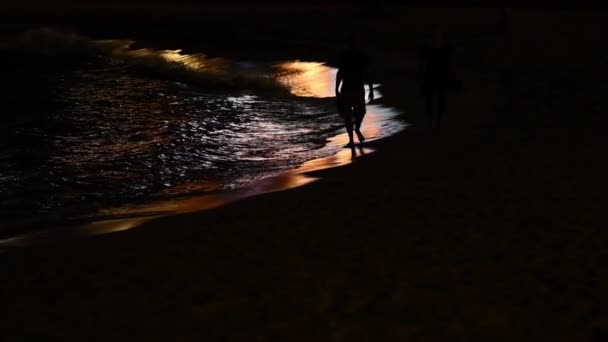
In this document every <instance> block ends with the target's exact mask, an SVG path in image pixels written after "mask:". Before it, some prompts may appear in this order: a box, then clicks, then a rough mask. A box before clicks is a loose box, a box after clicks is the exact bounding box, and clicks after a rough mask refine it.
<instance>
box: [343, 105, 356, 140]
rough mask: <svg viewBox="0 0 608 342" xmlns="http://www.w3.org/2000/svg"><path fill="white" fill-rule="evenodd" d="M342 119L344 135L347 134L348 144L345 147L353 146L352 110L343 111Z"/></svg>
mask: <svg viewBox="0 0 608 342" xmlns="http://www.w3.org/2000/svg"><path fill="white" fill-rule="evenodd" d="M342 117H343V118H344V126H345V127H346V133H348V144H347V146H354V144H355V141H354V139H353V113H352V110H350V111H344V112H343V114H342Z"/></svg>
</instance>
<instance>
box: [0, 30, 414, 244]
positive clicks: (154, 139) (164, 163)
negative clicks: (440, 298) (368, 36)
mask: <svg viewBox="0 0 608 342" xmlns="http://www.w3.org/2000/svg"><path fill="white" fill-rule="evenodd" d="M133 43H134V42H131V41H125V40H106V41H95V40H89V39H87V38H85V37H81V36H79V35H77V34H71V33H65V32H58V31H55V30H51V29H44V30H36V31H31V32H27V33H25V34H23V35H21V36H20V37H17V38H16V39H14V40H12V41H10V42H4V43H3V44H2V45H0V49H1V52H2V54H3V55H4V56H8V57H5V58H6V59H7V60H6V61H4V62H3V63H4V65H5V68H7V70H8V69H9V68H10V69H11V70H13V73H12V74H11V73H10V72H9V76H8V77H7V78H6V79H5V81H4V82H6V83H5V84H4V86H5V88H6V87H7V85H8V86H9V87H10V89H11V90H10V91H9V92H8V93H7V94H4V95H3V96H4V98H3V100H4V102H5V103H6V104H7V106H6V108H7V111H6V113H5V115H4V116H3V117H2V118H0V120H2V121H3V126H4V127H3V131H2V133H3V134H2V135H3V136H2V138H1V140H0V237H2V236H4V237H7V236H13V235H19V234H20V233H22V232H24V231H26V230H29V229H31V228H32V227H43V226H52V223H53V222H65V221H66V220H89V221H91V220H93V221H94V220H101V219H103V218H104V215H107V213H108V210H109V209H110V208H128V207H130V206H138V205H141V204H142V203H150V202H155V201H156V202H162V201H167V200H177V199H179V198H186V197H191V196H195V195H198V194H217V193H230V192H234V191H242V189H245V188H247V187H251V186H253V185H254V184H256V183H258V182H261V181H264V180H265V179H268V178H269V177H273V176H276V175H280V174H281V173H284V172H286V171H288V170H293V169H294V168H298V167H300V166H301V165H302V164H304V163H306V162H310V161H313V160H316V159H319V158H324V157H328V156H332V155H335V154H336V153H338V152H339V151H341V150H342V145H343V143H345V141H344V139H345V137H344V132H343V131H344V129H343V125H342V120H341V118H340V117H339V116H338V115H337V114H336V111H335V103H334V99H333V98H332V95H333V94H332V92H333V86H334V82H335V72H336V70H335V69H332V68H330V67H328V66H326V65H325V64H323V63H318V62H302V61H277V62H275V63H259V62H255V61H231V60H226V59H222V58H208V57H207V56H205V55H204V54H183V53H181V51H179V50H154V49H146V48H139V49H135V48H132V47H131V46H133ZM11 75H12V77H11ZM377 96H380V94H378V95H377ZM397 114H398V113H396V112H395V111H393V110H390V109H388V108H385V107H381V106H377V105H371V106H369V113H368V116H367V117H366V121H364V130H363V132H364V134H365V135H367V137H368V139H370V140H374V139H379V138H382V137H385V136H388V135H391V134H394V133H396V132H398V131H400V130H402V129H403V128H404V127H405V126H404V124H403V123H402V122H401V121H398V120H396V119H395V118H396V116H397Z"/></svg>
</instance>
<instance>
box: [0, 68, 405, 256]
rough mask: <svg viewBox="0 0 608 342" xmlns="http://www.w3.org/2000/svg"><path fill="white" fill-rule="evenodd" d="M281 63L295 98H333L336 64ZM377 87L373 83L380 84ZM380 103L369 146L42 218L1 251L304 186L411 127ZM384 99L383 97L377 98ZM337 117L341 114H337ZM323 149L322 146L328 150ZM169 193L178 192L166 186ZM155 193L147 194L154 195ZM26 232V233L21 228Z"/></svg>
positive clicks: (367, 125) (334, 143)
mask: <svg viewBox="0 0 608 342" xmlns="http://www.w3.org/2000/svg"><path fill="white" fill-rule="evenodd" d="M277 63H279V64H281V65H287V64H289V65H291V64H294V65H296V64H297V65H298V66H299V67H301V68H302V69H301V71H300V72H299V73H298V74H296V75H295V76H288V77H289V78H287V79H284V80H277V82H279V83H280V84H283V85H284V86H286V87H288V88H290V91H291V93H292V94H293V95H294V96H297V97H311V98H328V97H331V96H332V95H333V94H332V91H333V84H334V82H335V80H334V78H335V72H336V70H335V69H334V68H331V67H329V66H327V63H326V62H302V61H292V62H277ZM294 67H297V66H294ZM378 86H379V85H377V84H376V85H375V88H377V87H378ZM374 92H375V93H376V95H375V98H376V101H375V102H374V103H373V104H368V114H367V115H366V119H365V121H364V125H363V129H362V130H363V132H364V134H365V136H367V137H368V139H367V140H366V143H365V144H358V145H357V146H356V148H352V149H345V148H342V149H338V150H337V151H336V152H335V153H334V154H331V155H328V156H326V157H321V158H316V159H312V160H309V161H306V162H304V163H303V164H300V165H296V166H295V167H294V168H292V169H289V170H286V171H283V172H280V173H278V174H275V175H271V176H268V177H265V178H263V179H260V180H257V181H254V182H252V183H251V184H248V185H246V186H244V187H242V188H238V189H234V190H222V191H211V192H210V193H206V192H202V193H198V194H197V193H196V192H195V193H184V194H179V195H177V196H174V197H173V198H168V199H156V200H154V199H150V198H148V199H147V200H143V199H142V201H139V203H131V204H126V205H122V206H118V207H110V208H104V209H102V210H101V211H100V212H98V213H96V214H94V215H90V216H83V217H74V218H70V219H64V220H56V221H50V222H42V223H40V224H36V225H35V226H33V225H32V226H31V227H29V226H26V227H25V229H23V228H15V229H13V230H14V231H15V233H13V234H9V235H6V236H5V237H3V238H0V251H2V250H5V251H8V250H11V249H14V248H22V247H24V246H31V245H40V244H45V243H57V242H59V241H70V240H73V241H74V242H77V240H78V239H82V238H86V237H93V236H96V235H103V234H110V233H115V232H120V231H125V230H129V229H134V228H137V227H139V226H141V225H143V224H145V223H146V222H149V221H152V220H156V219H159V218H164V217H171V216H175V215H181V214H188V213H195V212H201V211H205V210H210V209H215V208H218V207H221V206H225V205H229V204H230V203H233V202H237V201H240V200H243V199H245V198H249V197H254V196H259V195H262V194H266V193H272V192H277V191H286V190H290V189H293V188H296V187H300V186H305V185H307V184H310V183H312V182H315V181H317V180H318V178H315V177H311V176H309V174H310V173H314V172H318V171H322V170H325V169H329V168H334V167H340V166H344V165H347V164H350V163H353V162H355V159H356V158H359V157H361V156H364V155H366V154H370V153H374V152H375V150H374V149H371V148H369V147H368V146H370V143H372V144H373V143H374V142H375V141H377V140H379V139H384V138H387V137H389V136H391V135H394V134H398V133H399V132H401V131H402V130H404V129H406V128H407V126H408V125H407V124H406V123H405V122H404V121H403V120H402V115H403V113H402V112H399V111H398V110H397V109H395V108H392V107H388V106H384V105H382V104H381V102H382V101H381V98H382V94H381V93H380V92H379V91H377V90H374ZM379 100H380V101H379ZM336 115H338V114H336ZM346 142H347V134H346V133H345V132H341V133H339V134H337V135H335V136H332V137H330V138H328V140H327V143H326V146H325V147H334V148H340V147H341V146H343V145H344V144H346ZM325 147H324V148H325ZM184 186H186V187H193V188H199V187H200V186H204V184H199V183H197V182H191V183H188V184H183V185H180V186H179V187H184ZM168 190H169V191H170V192H172V191H174V190H172V189H168ZM156 195H158V194H153V195H151V196H149V197H152V198H153V197H155V196H156ZM19 230H22V232H19Z"/></svg>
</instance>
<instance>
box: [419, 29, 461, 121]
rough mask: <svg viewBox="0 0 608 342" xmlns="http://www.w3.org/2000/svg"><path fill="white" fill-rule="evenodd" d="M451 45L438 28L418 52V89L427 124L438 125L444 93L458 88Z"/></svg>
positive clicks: (444, 101)
mask: <svg viewBox="0 0 608 342" xmlns="http://www.w3.org/2000/svg"><path fill="white" fill-rule="evenodd" d="M451 54H452V46H451V45H450V44H449V43H448V41H447V40H446V39H445V36H444V34H443V32H442V31H441V30H440V29H437V30H436V31H435V37H434V39H433V40H432V42H431V43H430V44H427V45H426V46H424V47H423V48H422V51H421V53H420V70H419V72H420V75H421V81H420V91H421V93H422V95H423V96H424V98H425V101H426V112H427V116H428V118H429V124H430V125H431V127H432V126H435V127H439V125H440V122H441V119H442V117H443V114H444V112H445V107H446V94H447V92H448V91H449V90H452V89H455V88H459V87H460V85H459V84H457V83H459V82H458V81H457V80H456V79H455V78H454V72H453V70H452V64H451Z"/></svg>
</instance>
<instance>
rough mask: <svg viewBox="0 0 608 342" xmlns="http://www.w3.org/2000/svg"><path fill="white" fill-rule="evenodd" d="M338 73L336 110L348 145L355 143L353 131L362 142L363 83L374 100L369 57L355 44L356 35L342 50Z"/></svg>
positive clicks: (364, 109) (363, 138)
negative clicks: (344, 128)
mask: <svg viewBox="0 0 608 342" xmlns="http://www.w3.org/2000/svg"><path fill="white" fill-rule="evenodd" d="M338 68H339V69H338V75H337V77H336V98H337V101H338V112H339V113H340V115H341V116H342V118H343V119H344V125H345V126H346V131H347V132H348V144H347V146H348V147H353V146H354V145H355V143H354V140H353V125H354V131H355V133H357V137H358V138H359V142H361V143H362V142H364V141H365V137H364V136H363V134H361V130H360V129H361V123H362V122H363V117H364V116H365V113H366V111H367V110H366V108H365V83H367V84H368V86H369V101H370V102H371V101H373V100H374V91H373V86H372V83H371V81H370V78H369V76H368V68H369V58H368V56H367V54H365V52H363V51H361V50H360V49H359V48H358V47H357V44H356V37H351V39H350V44H349V47H348V48H347V49H346V50H345V51H344V52H342V54H341V55H340V58H339V60H338Z"/></svg>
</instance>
